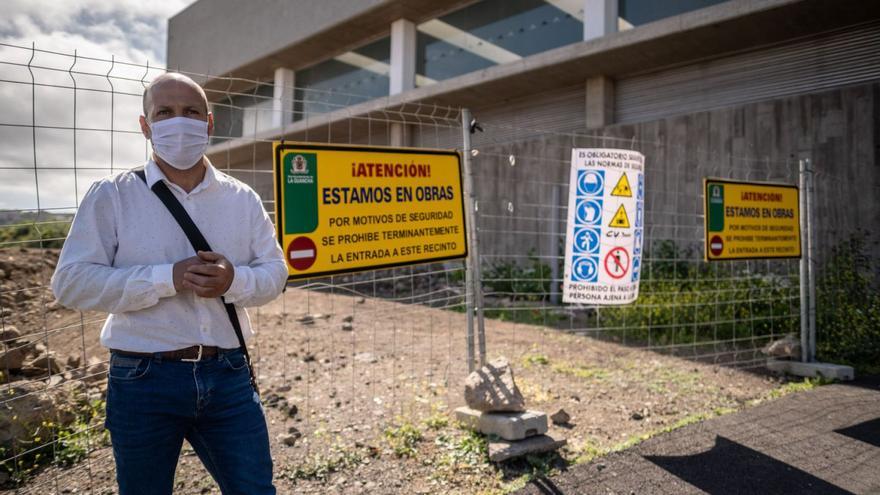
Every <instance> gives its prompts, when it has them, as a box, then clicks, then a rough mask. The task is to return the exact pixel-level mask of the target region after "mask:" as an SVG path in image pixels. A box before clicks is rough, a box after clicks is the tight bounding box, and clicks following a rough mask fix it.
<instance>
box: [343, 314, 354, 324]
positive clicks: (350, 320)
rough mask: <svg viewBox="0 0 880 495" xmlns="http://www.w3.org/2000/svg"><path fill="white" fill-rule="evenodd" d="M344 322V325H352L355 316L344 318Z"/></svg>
mask: <svg viewBox="0 0 880 495" xmlns="http://www.w3.org/2000/svg"><path fill="white" fill-rule="evenodd" d="M342 321H343V323H351V322H353V321H354V316H353V315H348V316H346V317H345V318H343V319H342Z"/></svg>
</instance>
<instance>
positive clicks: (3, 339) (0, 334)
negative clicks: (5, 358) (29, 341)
mask: <svg viewBox="0 0 880 495" xmlns="http://www.w3.org/2000/svg"><path fill="white" fill-rule="evenodd" d="M3 311H7V310H6V309H4V310H3ZM2 316H6V315H2ZM20 338H21V332H19V331H18V328H17V327H15V326H12V325H6V327H5V328H4V329H3V330H2V331H0V343H5V344H6V345H8V346H12V345H13V344H15V343H16V342H17V341H18V339H20Z"/></svg>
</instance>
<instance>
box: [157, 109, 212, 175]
mask: <svg viewBox="0 0 880 495" xmlns="http://www.w3.org/2000/svg"><path fill="white" fill-rule="evenodd" d="M150 129H151V131H152V139H151V141H152V142H153V151H155V152H156V154H157V155H159V158H161V159H162V160H164V161H165V162H166V163H168V165H171V166H172V167H174V168H176V169H178V170H189V169H191V168H193V166H195V164H196V163H198V162H199V160H201V159H202V156H203V155H204V154H205V150H206V149H207V148H208V123H207V122H206V121H202V120H196V119H188V118H186V117H173V118H170V119H165V120H160V121H157V122H153V123H152V124H150Z"/></svg>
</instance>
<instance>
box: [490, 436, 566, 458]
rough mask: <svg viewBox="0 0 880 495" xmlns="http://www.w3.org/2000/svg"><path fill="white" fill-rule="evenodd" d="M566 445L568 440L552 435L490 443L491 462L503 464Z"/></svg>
mask: <svg viewBox="0 0 880 495" xmlns="http://www.w3.org/2000/svg"><path fill="white" fill-rule="evenodd" d="M565 443H566V440H565V439H564V438H554V437H552V436H550V435H538V436H535V437H529V438H526V439H525V440H518V441H515V442H507V441H504V440H501V441H497V442H489V460H490V461H492V462H502V461H506V460H508V459H513V458H514V457H521V456H524V455H528V454H540V453H542V452H550V451H552V450H556V449H558V448H560V447H562V446H563V445H565Z"/></svg>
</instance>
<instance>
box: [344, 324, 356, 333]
mask: <svg viewBox="0 0 880 495" xmlns="http://www.w3.org/2000/svg"><path fill="white" fill-rule="evenodd" d="M342 329H343V330H345V331H346V332H351V331H352V330H354V325H352V324H351V323H349V322H346V323H343V324H342Z"/></svg>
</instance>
